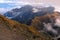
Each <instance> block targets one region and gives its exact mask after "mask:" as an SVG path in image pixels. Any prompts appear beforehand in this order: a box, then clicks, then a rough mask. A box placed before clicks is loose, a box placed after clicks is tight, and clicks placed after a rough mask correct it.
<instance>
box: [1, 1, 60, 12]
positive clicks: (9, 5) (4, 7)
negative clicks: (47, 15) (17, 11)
mask: <svg viewBox="0 0 60 40" xmlns="http://www.w3.org/2000/svg"><path fill="white" fill-rule="evenodd" d="M41 3H43V4H49V5H52V6H54V7H55V8H56V10H57V11H60V0H0V12H3V11H4V12H6V11H8V10H11V9H13V8H20V7H21V6H22V5H25V4H32V5H35V4H36V5H40V4H41ZM44 6H45V5H44Z"/></svg>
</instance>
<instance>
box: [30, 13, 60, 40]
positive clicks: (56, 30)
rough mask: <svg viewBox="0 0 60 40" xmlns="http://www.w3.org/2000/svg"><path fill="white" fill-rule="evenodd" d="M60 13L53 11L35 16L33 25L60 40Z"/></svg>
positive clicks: (55, 39)
mask: <svg viewBox="0 0 60 40" xmlns="http://www.w3.org/2000/svg"><path fill="white" fill-rule="evenodd" d="M59 21H60V13H59V12H53V13H52V14H46V15H44V16H39V17H35V18H34V19H33V20H32V24H31V25H32V26H34V27H36V29H37V30H38V31H40V32H41V31H42V32H44V33H47V34H49V35H50V36H52V38H53V39H54V40H60V22H59Z"/></svg>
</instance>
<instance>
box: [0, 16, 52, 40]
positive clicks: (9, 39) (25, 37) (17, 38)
mask: <svg viewBox="0 0 60 40" xmlns="http://www.w3.org/2000/svg"><path fill="white" fill-rule="evenodd" d="M0 40H51V37H50V36H49V35H45V34H44V33H42V32H39V31H38V30H37V29H36V28H35V27H34V26H27V25H25V24H21V23H18V22H16V21H13V20H10V19H7V18H5V17H4V16H2V15H0Z"/></svg>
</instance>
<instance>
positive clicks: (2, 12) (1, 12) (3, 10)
mask: <svg viewBox="0 0 60 40" xmlns="http://www.w3.org/2000/svg"><path fill="white" fill-rule="evenodd" d="M8 10H10V9H5V8H0V14H4V13H5V12H7V11H8Z"/></svg>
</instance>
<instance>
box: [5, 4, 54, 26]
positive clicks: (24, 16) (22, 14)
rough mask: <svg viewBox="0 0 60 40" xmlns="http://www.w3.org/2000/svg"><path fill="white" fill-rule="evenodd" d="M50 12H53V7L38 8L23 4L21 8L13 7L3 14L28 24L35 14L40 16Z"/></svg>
mask: <svg viewBox="0 0 60 40" xmlns="http://www.w3.org/2000/svg"><path fill="white" fill-rule="evenodd" d="M52 12H54V7H52V6H49V7H42V8H41V7H40V8H39V7H38V6H37V7H34V6H31V5H25V6H23V7H21V8H15V9H12V10H11V11H8V12H6V13H5V14H4V16H6V17H7V18H10V19H12V20H16V21H19V22H21V23H24V24H27V25H29V24H31V21H32V19H34V18H35V17H36V16H42V15H45V14H47V13H52Z"/></svg>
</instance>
